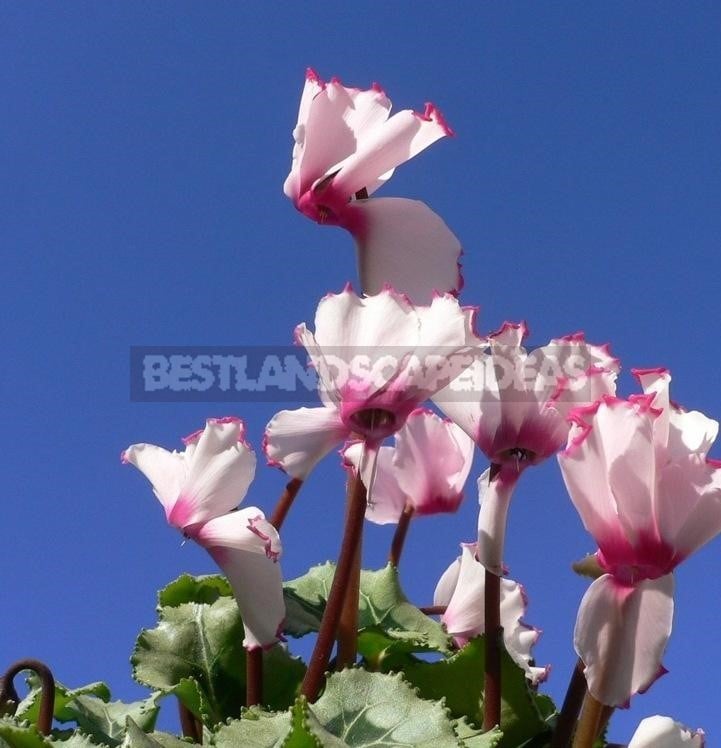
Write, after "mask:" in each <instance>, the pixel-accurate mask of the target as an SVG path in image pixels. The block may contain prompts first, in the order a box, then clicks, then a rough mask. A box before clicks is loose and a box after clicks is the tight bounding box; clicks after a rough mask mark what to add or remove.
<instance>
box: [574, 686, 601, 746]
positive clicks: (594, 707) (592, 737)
mask: <svg viewBox="0 0 721 748" xmlns="http://www.w3.org/2000/svg"><path fill="white" fill-rule="evenodd" d="M603 712H604V706H603V704H602V703H601V702H600V701H596V699H594V698H593V696H591V694H590V693H586V698H585V699H584V701H583V712H582V713H581V719H580V720H579V721H578V728H577V729H576V734H575V736H574V738H573V748H593V744H594V743H595V742H596V738H597V737H598V733H599V730H600V727H601V718H602V716H603Z"/></svg>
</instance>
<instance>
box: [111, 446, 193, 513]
mask: <svg viewBox="0 0 721 748" xmlns="http://www.w3.org/2000/svg"><path fill="white" fill-rule="evenodd" d="M121 459H122V461H123V462H125V463H129V464H131V465H134V466H135V467H136V468H138V470H140V472H141V473H143V475H144V476H145V477H146V478H147V479H148V480H149V481H150V482H151V484H152V486H153V492H154V493H155V495H156V497H157V498H158V501H159V502H160V503H161V504H162V505H163V509H165V516H166V518H167V517H168V516H169V515H170V512H171V511H172V509H173V505H174V504H175V502H176V501H177V500H178V496H179V494H180V491H181V489H182V487H183V483H184V482H185V478H186V475H187V473H188V465H187V461H186V459H185V455H184V454H183V453H182V452H168V450H167V449H163V448H162V447H156V446H155V444H133V445H132V446H130V447H128V448H127V449H126V450H125V451H124V452H123V454H122V455H121Z"/></svg>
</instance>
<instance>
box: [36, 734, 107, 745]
mask: <svg viewBox="0 0 721 748" xmlns="http://www.w3.org/2000/svg"><path fill="white" fill-rule="evenodd" d="M50 742H51V743H52V745H53V746H56V748H98V746H105V745H106V744H105V743H96V742H95V741H93V740H91V739H90V737H88V736H87V735H85V734H83V733H82V732H80V731H79V730H74V731H73V732H71V733H70V735H69V736H67V737H64V736H60V735H58V736H55V735H54V736H53V740H51V741H50ZM108 748H109V746H108Z"/></svg>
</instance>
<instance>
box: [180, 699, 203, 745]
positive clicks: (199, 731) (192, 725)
mask: <svg viewBox="0 0 721 748" xmlns="http://www.w3.org/2000/svg"><path fill="white" fill-rule="evenodd" d="M178 716H179V717H180V729H181V730H182V732H183V737H185V738H190V739H191V740H193V741H194V742H196V743H200V744H202V743H203V728H202V726H201V725H199V724H198V720H197V719H196V717H195V715H194V714H193V712H191V711H190V709H188V707H187V706H185V704H183V702H182V701H181V700H180V699H178Z"/></svg>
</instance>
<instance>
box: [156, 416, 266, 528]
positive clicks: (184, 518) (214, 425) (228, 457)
mask: <svg viewBox="0 0 721 748" xmlns="http://www.w3.org/2000/svg"><path fill="white" fill-rule="evenodd" d="M243 437H244V426H243V424H242V422H240V421H239V420H238V419H230V418H228V419H223V418H221V419H209V420H208V421H207V423H206V425H205V429H204V430H203V432H202V435H200V437H199V438H198V437H197V436H196V435H194V437H193V439H192V441H193V443H194V444H195V447H194V449H193V451H192V456H191V457H190V458H189V459H188V475H187V478H186V481H185V483H184V485H183V488H182V491H181V495H180V497H179V499H178V501H177V502H176V504H175V506H174V507H173V509H172V511H171V513H170V515H169V517H168V521H169V522H170V523H171V524H173V525H175V526H176V527H187V526H189V525H193V524H196V523H198V522H206V521H207V520H209V519H211V518H212V517H218V516H220V515H221V514H225V513H227V512H229V511H230V510H231V509H233V508H235V507H236V506H237V505H238V504H239V503H240V502H241V501H242V500H243V498H244V497H245V494H246V493H247V491H248V487H249V486H250V484H251V482H252V480H253V477H254V476H255V453H254V452H253V451H252V450H251V449H250V448H249V447H248V445H247V444H246V443H245V442H244V441H243Z"/></svg>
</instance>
